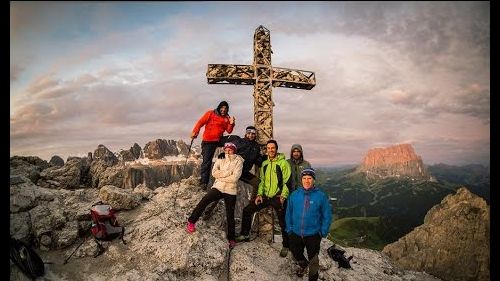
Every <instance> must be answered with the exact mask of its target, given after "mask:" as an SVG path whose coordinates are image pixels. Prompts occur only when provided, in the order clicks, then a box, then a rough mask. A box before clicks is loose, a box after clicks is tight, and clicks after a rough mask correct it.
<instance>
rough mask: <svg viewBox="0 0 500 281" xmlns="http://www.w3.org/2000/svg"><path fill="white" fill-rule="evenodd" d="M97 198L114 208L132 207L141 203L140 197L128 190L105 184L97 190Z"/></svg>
mask: <svg viewBox="0 0 500 281" xmlns="http://www.w3.org/2000/svg"><path fill="white" fill-rule="evenodd" d="M99 198H100V199H101V200H102V201H103V202H105V203H107V204H109V205H111V206H112V207H113V208H114V209H116V210H121V209H127V210H130V209H133V208H135V207H137V206H139V204H140V203H141V199H142V197H141V196H140V195H138V194H135V193H132V192H131V191H130V190H126V189H122V188H118V187H116V186H113V185H105V186H103V187H101V189H100V190H99Z"/></svg>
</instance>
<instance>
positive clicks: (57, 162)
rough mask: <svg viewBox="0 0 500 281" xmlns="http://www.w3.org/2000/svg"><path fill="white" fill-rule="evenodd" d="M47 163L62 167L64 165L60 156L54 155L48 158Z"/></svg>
mask: <svg viewBox="0 0 500 281" xmlns="http://www.w3.org/2000/svg"><path fill="white" fill-rule="evenodd" d="M49 165H51V166H58V167H62V166H63V165H64V160H63V159H62V158H61V157H60V156H58V155H54V156H52V158H50V161H49Z"/></svg>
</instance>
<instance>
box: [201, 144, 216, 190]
mask: <svg viewBox="0 0 500 281" xmlns="http://www.w3.org/2000/svg"><path fill="white" fill-rule="evenodd" d="M218 145H219V142H206V141H202V142H201V156H202V157H203V162H202V163H201V168H200V175H201V180H200V182H201V183H203V184H205V185H207V184H208V182H209V181H210V169H211V168H212V158H214V154H215V150H216V149H217V146H218Z"/></svg>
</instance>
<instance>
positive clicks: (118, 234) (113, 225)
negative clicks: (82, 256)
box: [90, 202, 126, 244]
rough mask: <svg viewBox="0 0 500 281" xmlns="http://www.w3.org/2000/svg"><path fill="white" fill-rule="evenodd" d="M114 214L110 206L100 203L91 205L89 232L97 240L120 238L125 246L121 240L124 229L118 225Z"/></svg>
mask: <svg viewBox="0 0 500 281" xmlns="http://www.w3.org/2000/svg"><path fill="white" fill-rule="evenodd" d="M115 212H116V211H115V210H114V209H113V208H112V207H111V206H110V205H108V204H103V203H102V202H98V203H95V204H94V205H92V208H91V209H90V215H91V216H92V227H91V229H90V230H91V231H92V235H93V236H94V237H95V238H96V239H97V240H103V241H110V240H113V239H115V238H120V239H121V240H122V241H123V244H126V243H125V241H124V240H123V234H124V233H125V228H124V227H123V226H120V224H119V223H118V220H117V219H116V216H115Z"/></svg>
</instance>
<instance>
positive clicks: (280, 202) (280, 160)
mask: <svg viewBox="0 0 500 281" xmlns="http://www.w3.org/2000/svg"><path fill="white" fill-rule="evenodd" d="M266 151H267V160H265V161H264V162H262V165H261V167H260V173H259V175H260V183H259V189H258V191H257V197H256V198H255V200H254V201H253V202H252V201H250V203H249V204H248V205H247V206H246V207H245V208H244V209H243V218H242V220H241V232H240V235H239V236H238V237H236V241H238V242H241V241H248V239H249V234H250V228H251V219H252V215H253V214H254V213H255V212H257V211H259V210H262V209H264V208H266V207H267V206H272V207H273V209H274V210H276V213H277V214H278V221H279V225H280V228H281V233H282V236H283V248H282V249H281V252H280V256H282V257H286V255H287V254H288V248H289V247H288V235H287V233H286V231H285V210H286V198H287V197H288V187H287V186H286V182H287V181H288V179H289V178H290V164H288V162H287V161H286V158H285V154H283V153H278V143H277V142H276V141H275V140H269V141H268V142H267V144H266Z"/></svg>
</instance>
